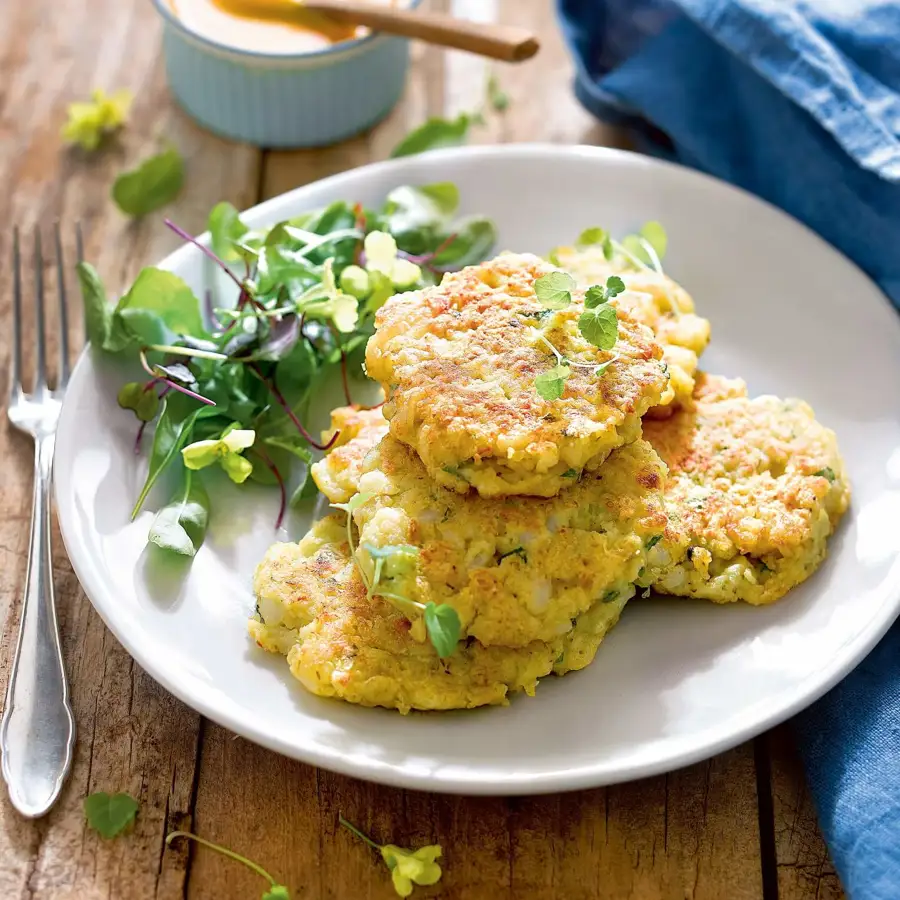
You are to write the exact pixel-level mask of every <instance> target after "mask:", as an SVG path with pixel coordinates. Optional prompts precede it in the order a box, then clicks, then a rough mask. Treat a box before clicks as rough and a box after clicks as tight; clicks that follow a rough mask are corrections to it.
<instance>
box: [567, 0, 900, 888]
mask: <svg viewBox="0 0 900 900" xmlns="http://www.w3.org/2000/svg"><path fill="white" fill-rule="evenodd" d="M557 3H558V7H559V13H560V18H561V21H562V26H563V32H564V34H565V37H566V39H567V41H568V44H569V47H570V49H571V51H572V54H573V56H574V58H575V63H576V73H577V74H576V85H575V89H576V93H577V95H578V97H579V99H580V100H581V102H582V103H583V104H584V106H585V107H586V108H587V109H588V110H590V111H591V112H593V113H594V114H595V115H597V116H599V117H601V118H603V119H605V120H607V121H612V122H615V123H619V124H624V125H627V126H629V127H631V128H632V129H633V130H634V134H635V136H636V138H637V140H638V144H639V146H640V147H641V148H642V149H645V150H648V151H650V152H654V153H657V154H659V155H662V156H667V157H669V158H672V159H675V160H677V161H679V162H681V163H684V164H686V165H690V166H694V167H696V168H698V169H702V170H703V171H706V172H709V173H710V174H712V175H716V176H718V177H719V178H723V179H725V180H727V181H731V182H733V183H734V184H737V185H740V186H741V187H743V188H745V189H747V190H749V191H752V192H754V193H756V194H758V195H760V196H762V197H764V198H765V199H767V200H769V201H770V202H772V203H775V204H776V205H778V206H781V207H782V208H784V209H785V210H787V211H788V212H789V213H791V214H792V215H794V216H795V217H796V218H798V219H800V220H802V221H803V222H805V223H806V224H807V225H809V226H810V227H811V228H813V229H814V230H816V231H817V232H819V234H821V235H822V236H823V237H824V238H825V239H826V240H828V241H830V242H831V243H832V244H834V245H835V246H836V247H837V248H838V249H840V250H842V251H843V252H844V253H845V254H846V255H847V256H849V257H850V258H851V259H853V260H855V261H856V263H857V264H858V265H859V266H860V267H861V268H863V269H864V270H865V271H866V272H867V273H868V274H869V275H870V276H871V277H872V278H873V279H874V280H875V281H876V282H878V284H879V285H880V286H881V288H882V289H883V290H884V291H885V293H886V294H887V295H888V296H889V297H890V298H891V300H892V301H893V303H894V305H895V306H897V307H898V308H900V0H557ZM795 727H796V733H797V737H798V743H799V745H800V751H801V755H802V756H803V758H804V762H805V765H806V771H807V774H808V776H809V781H810V786H811V788H812V792H813V796H814V799H815V802H816V805H817V808H818V812H819V818H820V822H821V826H822V831H823V833H824V835H825V839H826V841H827V842H828V845H829V848H830V850H831V854H832V857H833V859H834V862H835V866H836V868H837V870H838V873H839V875H840V876H841V880H842V882H843V884H844V888H845V890H846V892H847V894H848V896H849V897H851V898H853V900H900V623H898V624H895V625H894V626H893V628H892V629H891V631H890V632H889V633H888V635H887V636H886V637H885V638H884V639H883V641H882V642H881V643H880V644H879V646H878V647H877V648H876V649H875V651H873V653H871V654H870V655H869V657H868V658H867V659H866V660H865V661H864V662H863V663H862V664H861V665H860V666H859V667H858V668H857V669H856V670H855V671H854V672H853V673H852V674H851V675H850V676H848V677H847V678H846V679H845V680H844V681H843V682H842V683H841V684H840V685H839V686H838V687H836V688H835V689H834V690H833V691H831V692H830V693H829V694H828V695H826V696H825V697H824V698H823V699H822V700H820V701H819V702H818V703H816V704H815V705H814V706H813V707H812V708H810V709H809V710H807V711H806V712H805V713H803V714H802V715H800V716H798V717H797V718H796V719H795Z"/></svg>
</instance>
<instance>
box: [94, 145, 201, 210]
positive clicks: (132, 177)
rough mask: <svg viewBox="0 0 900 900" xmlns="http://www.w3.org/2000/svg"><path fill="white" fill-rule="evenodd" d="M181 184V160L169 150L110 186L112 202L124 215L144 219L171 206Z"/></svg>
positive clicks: (177, 153)
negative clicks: (162, 207) (169, 204)
mask: <svg viewBox="0 0 900 900" xmlns="http://www.w3.org/2000/svg"><path fill="white" fill-rule="evenodd" d="M182 184H184V159H183V158H182V156H181V154H180V153H179V152H178V150H176V149H175V148H174V147H169V148H168V149H166V150H164V151H163V152H162V153H159V154H157V155H156V156H151V157H150V158H149V159H145V160H144V161H143V162H142V163H141V164H140V165H139V166H138V167H137V168H136V169H133V170H132V171H131V172H124V173H123V174H122V175H120V176H119V177H118V178H117V179H116V180H115V183H114V184H113V189H112V198H113V200H115V201H116V206H118V207H119V209H121V210H122V212H123V213H125V214H126V215H128V216H145V215H147V213H151V212H153V211H154V210H156V209H159V208H160V207H161V206H165V205H166V204H167V203H171V202H172V201H173V200H174V199H175V198H176V197H177V196H178V194H179V193H180V191H181V186H182Z"/></svg>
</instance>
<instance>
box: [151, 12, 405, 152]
mask: <svg viewBox="0 0 900 900" xmlns="http://www.w3.org/2000/svg"><path fill="white" fill-rule="evenodd" d="M154 2H155V3H156V8H157V9H158V10H159V13H160V15H161V16H162V17H163V21H164V33H163V48H164V51H165V56H166V72H167V74H168V79H169V86H170V88H171V90H172V93H173V94H174V95H175V99H176V100H177V101H178V102H179V104H180V105H181V106H183V107H184V109H185V110H186V111H187V113H188V114H189V115H190V116H191V117H192V118H194V119H196V120H197V121H198V122H199V123H200V124H201V125H203V126H204V127H205V128H208V129H209V130H210V131H214V132H216V134H220V135H222V136H224V137H227V138H231V139H232V140H236V141H244V142H246V143H248V144H255V145H257V146H260V147H320V146H322V145H324V144H333V143H335V142H337V141H340V140H343V139H344V138H348V137H352V136H353V135H355V134H359V132H361V131H365V129H367V128H369V127H370V126H372V125H374V124H375V123H376V122H378V121H380V120H381V119H383V118H384V117H385V116H386V115H387V114H388V113H389V112H390V111H391V109H393V107H394V106H395V105H396V103H397V101H398V100H399V99H400V95H401V94H402V93H403V86H404V83H405V81H406V73H407V70H408V68H409V41H407V40H405V39H403V38H396V37H390V36H388V35H384V34H373V35H369V36H368V37H364V38H360V39H359V40H354V41H345V42H343V43H340V44H335V45H334V46H333V47H327V48H326V49H324V50H317V51H315V52H312V53H302V54H297V55H296V56H286V55H283V54H279V55H267V54H265V53H254V52H250V51H246V50H236V49H234V48H233V47H228V46H226V45H224V44H219V43H217V42H216V41H213V40H210V39H208V38H205V37H202V36H200V35H198V34H195V33H194V32H192V31H190V30H188V29H187V28H186V27H185V25H184V24H183V23H182V22H181V21H180V20H179V19H178V18H177V16H176V15H175V14H174V13H173V12H172V10H171V9H170V7H169V6H168V4H167V2H166V0H154ZM420 2H421V0H411V4H410V5H411V6H418V5H419V3H420Z"/></svg>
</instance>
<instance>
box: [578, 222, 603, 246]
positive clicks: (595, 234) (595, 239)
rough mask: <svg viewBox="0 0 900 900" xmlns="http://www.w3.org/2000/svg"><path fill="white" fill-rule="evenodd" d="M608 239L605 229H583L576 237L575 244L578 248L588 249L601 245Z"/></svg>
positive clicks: (596, 227) (597, 227)
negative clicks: (594, 245)
mask: <svg viewBox="0 0 900 900" xmlns="http://www.w3.org/2000/svg"><path fill="white" fill-rule="evenodd" d="M608 237H609V233H608V232H607V230H606V229H605V228H600V227H599V226H595V227H593V228H585V229H584V231H582V232H581V234H580V235H578V240H577V241H576V243H577V244H578V246H579V247H590V246H591V245H593V244H602V243H603V242H604V241H605V240H606V239H607V238H608Z"/></svg>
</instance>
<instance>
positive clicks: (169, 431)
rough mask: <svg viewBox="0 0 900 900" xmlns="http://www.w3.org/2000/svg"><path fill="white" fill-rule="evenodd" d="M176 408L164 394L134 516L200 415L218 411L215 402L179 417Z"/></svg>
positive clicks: (178, 451)
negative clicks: (148, 463)
mask: <svg viewBox="0 0 900 900" xmlns="http://www.w3.org/2000/svg"><path fill="white" fill-rule="evenodd" d="M176 403H177V401H176ZM174 408H175V407H174V406H173V404H172V403H171V402H170V401H169V398H168V397H164V398H163V401H162V408H161V410H160V414H159V419H158V420H157V422H156V432H155V434H154V435H153V448H152V450H151V451H150V467H149V469H148V471H147V479H146V481H145V482H144V486H143V488H142V489H141V493H140V495H139V496H138V499H137V502H136V503H135V505H134V509H133V510H132V511H131V518H132V520H134V519H135V518H137V514H138V513H139V512H140V511H141V507H142V506H143V505H144V501H145V500H146V499H147V495H148V494H149V493H150V490H151V488H152V487H153V485H154V484H156V481H157V479H158V478H159V476H160V475H161V474H162V473H163V472H164V471H165V470H166V469H167V468H168V467H169V465H170V464H171V462H172V460H173V459H175V458H176V457H177V456H178V454H179V453H180V452H181V448H182V447H183V446H184V445H185V444H186V443H187V441H188V438H190V436H191V431H192V430H193V428H194V423H195V422H196V421H197V419H198V418H200V417H201V416H213V415H216V410H215V407H214V406H201V407H200V408H199V409H195V410H194V411H193V412H191V413H189V414H188V416H187V417H186V418H184V419H181V420H178V419H176V418H175V416H174V414H173V412H172V410H173V409H174Z"/></svg>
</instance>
